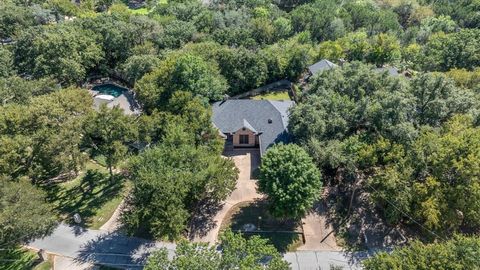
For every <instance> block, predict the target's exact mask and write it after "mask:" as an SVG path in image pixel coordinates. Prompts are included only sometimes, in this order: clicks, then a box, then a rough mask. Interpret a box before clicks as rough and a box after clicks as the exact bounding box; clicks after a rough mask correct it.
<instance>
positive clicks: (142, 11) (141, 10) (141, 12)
mask: <svg viewBox="0 0 480 270" xmlns="http://www.w3.org/2000/svg"><path fill="white" fill-rule="evenodd" d="M130 13H132V14H137V15H148V13H150V10H148V8H137V9H130Z"/></svg>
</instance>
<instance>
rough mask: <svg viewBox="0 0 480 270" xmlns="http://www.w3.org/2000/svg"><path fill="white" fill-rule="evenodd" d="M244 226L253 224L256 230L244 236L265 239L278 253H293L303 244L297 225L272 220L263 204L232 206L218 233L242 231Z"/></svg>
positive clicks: (292, 222)
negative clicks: (227, 229)
mask: <svg viewBox="0 0 480 270" xmlns="http://www.w3.org/2000/svg"><path fill="white" fill-rule="evenodd" d="M259 217H260V218H259ZM245 224H253V225H254V226H255V227H256V229H257V230H258V231H253V232H249V233H245V235H246V236H250V235H259V236H261V237H262V238H267V239H268V240H269V241H270V243H272V244H273V245H274V246H275V247H276V248H277V249H278V250H279V251H280V252H286V251H294V250H296V248H298V247H299V246H301V245H302V244H303V239H302V235H301V234H300V233H298V232H299V231H300V230H299V228H298V225H299V224H298V223H297V222H294V221H280V220H278V219H275V218H273V217H272V216H271V215H270V214H269V213H268V207H267V205H266V204H265V203H263V202H244V203H239V204H237V205H235V206H233V207H232V209H230V211H229V212H228V213H227V214H226V216H225V218H224V220H223V221H222V224H221V226H220V231H223V230H225V229H226V228H229V227H230V228H231V229H232V230H233V231H239V230H243V229H244V226H245Z"/></svg>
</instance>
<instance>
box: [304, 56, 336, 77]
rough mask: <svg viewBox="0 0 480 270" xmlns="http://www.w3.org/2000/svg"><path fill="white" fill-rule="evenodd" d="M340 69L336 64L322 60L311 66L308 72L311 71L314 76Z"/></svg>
mask: <svg viewBox="0 0 480 270" xmlns="http://www.w3.org/2000/svg"><path fill="white" fill-rule="evenodd" d="M336 67H338V66H337V65H335V64H334V63H332V62H330V61H328V60H327V59H322V60H320V61H318V62H317V63H315V64H313V65H311V66H309V67H308V71H310V73H311V74H312V75H313V74H317V73H319V72H321V71H324V70H330V69H334V68H336Z"/></svg>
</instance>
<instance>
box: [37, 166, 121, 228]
mask: <svg viewBox="0 0 480 270" xmlns="http://www.w3.org/2000/svg"><path fill="white" fill-rule="evenodd" d="M127 189H128V184H127V183H126V181H125V180H124V179H123V177H121V176H119V175H116V176H115V177H114V179H113V180H111V179H110V177H109V174H108V172H107V169H106V168H105V167H102V166H100V165H98V164H97V163H94V162H92V161H90V162H88V163H87V164H86V168H85V171H84V172H82V173H80V175H79V176H78V177H76V178H75V179H74V180H71V181H68V182H65V183H61V184H57V185H51V186H48V187H47V188H46V190H47V192H48V194H49V197H48V198H49V201H50V202H52V204H53V205H54V206H55V209H56V210H57V211H58V214H59V215H60V216H61V217H62V219H64V220H65V221H66V222H69V223H73V215H74V214H75V213H78V214H79V215H80V217H81V218H82V223H83V225H84V226H86V227H88V228H92V229H98V228H100V227H101V226H102V225H103V224H104V223H105V222H106V221H107V220H108V219H109V218H110V217H111V216H112V214H113V212H114V211H115V209H116V208H117V206H118V205H119V204H120V202H121V201H122V199H123V197H124V195H125V193H126V191H127Z"/></svg>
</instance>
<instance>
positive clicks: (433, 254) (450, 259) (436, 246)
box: [364, 236, 480, 270]
mask: <svg viewBox="0 0 480 270" xmlns="http://www.w3.org/2000/svg"><path fill="white" fill-rule="evenodd" d="M479 251H480V239H478V237H465V236H456V237H454V238H453V239H452V240H449V241H445V242H439V243H433V244H422V243H421V242H414V243H412V244H411V245H410V246H408V247H403V248H398V249H396V250H394V251H393V252H392V253H391V254H388V253H386V252H380V253H378V254H376V255H375V256H373V257H372V258H369V259H367V260H366V261H365V262H364V266H365V269H366V270H387V269H419V270H427V269H458V268H460V269H475V268H476V267H477V266H478V265H479V264H480V259H479V258H480V254H479Z"/></svg>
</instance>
